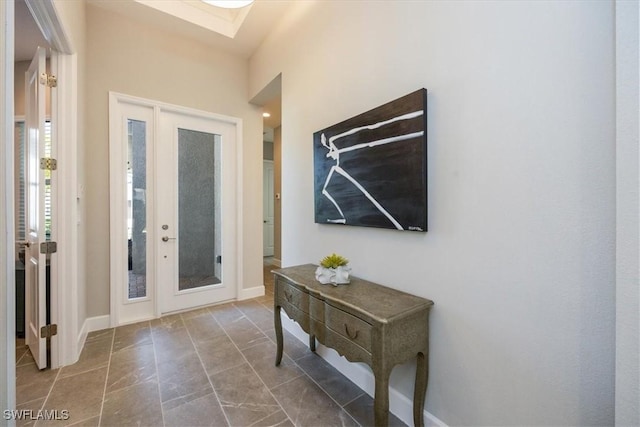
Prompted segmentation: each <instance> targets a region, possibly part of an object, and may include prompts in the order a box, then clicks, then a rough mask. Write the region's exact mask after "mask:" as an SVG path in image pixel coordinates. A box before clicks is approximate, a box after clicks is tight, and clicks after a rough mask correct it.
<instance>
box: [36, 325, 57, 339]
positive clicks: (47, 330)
mask: <svg viewBox="0 0 640 427" xmlns="http://www.w3.org/2000/svg"><path fill="white" fill-rule="evenodd" d="M54 335H58V325H55V324H53V325H45V326H43V327H42V328H40V338H51V337H52V336H54Z"/></svg>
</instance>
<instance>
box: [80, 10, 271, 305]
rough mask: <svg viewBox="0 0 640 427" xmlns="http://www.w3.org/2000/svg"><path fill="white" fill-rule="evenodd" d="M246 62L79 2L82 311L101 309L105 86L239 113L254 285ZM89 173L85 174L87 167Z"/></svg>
mask: <svg viewBox="0 0 640 427" xmlns="http://www.w3.org/2000/svg"><path fill="white" fill-rule="evenodd" d="M247 73H248V71H247V61H246V60H245V59H241V58H236V57H234V56H232V55H230V54H227V53H223V52H221V51H216V50H215V49H212V48H211V47H210V46H207V45H205V44H201V43H198V42H197V41H194V40H191V39H186V38H183V37H180V36H176V35H173V34H170V33H168V32H166V31H164V30H163V29H162V28H156V27H151V26H146V25H143V24H138V23H135V22H133V21H131V20H130V19H128V18H127V17H125V16H122V15H118V14H115V13H114V12H110V11H107V10H104V9H101V8H99V7H96V6H94V5H91V4H89V5H88V6H87V75H89V76H91V79H90V80H91V82H90V84H88V85H87V88H86V93H87V109H86V128H87V129H90V131H89V132H88V135H87V140H86V146H85V156H84V166H85V168H86V170H87V171H88V172H87V175H86V184H85V194H86V201H85V203H86V215H85V222H86V230H87V241H86V257H87V295H88V296H89V298H88V299H87V315H88V316H89V317H91V316H100V315H105V314H109V289H110V288H109V244H108V242H109V227H108V224H109V186H108V182H109V164H108V161H107V159H108V149H109V140H108V120H109V116H108V108H107V106H108V102H107V100H108V92H109V91H115V92H120V93H123V94H127V95H133V96H139V97H142V98H147V99H152V100H157V101H161V102H166V103H170V104H176V105H181V106H186V107H191V108H197V109H201V110H205V111H210V112H213V113H219V114H224V115H228V116H233V117H239V118H241V119H243V138H244V145H243V152H244V160H243V165H242V167H243V176H242V180H243V189H244V191H243V193H242V200H243V204H244V217H243V219H242V221H243V227H244V240H243V243H244V252H243V262H244V272H243V273H244V280H243V283H242V285H243V287H244V288H245V289H246V288H251V287H255V286H261V285H262V244H261V242H258V244H256V241H255V240H256V238H258V239H261V238H262V237H261V236H262V116H261V110H260V109H259V108H257V107H254V106H251V105H250V104H249V103H248V99H249V98H248V93H247V92H248V88H247V80H248V78H247ZM89 171H90V172H89Z"/></svg>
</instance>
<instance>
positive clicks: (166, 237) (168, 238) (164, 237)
mask: <svg viewBox="0 0 640 427" xmlns="http://www.w3.org/2000/svg"><path fill="white" fill-rule="evenodd" d="M169 240H176V238H175V237H169V236H162V241H163V242H168V241H169Z"/></svg>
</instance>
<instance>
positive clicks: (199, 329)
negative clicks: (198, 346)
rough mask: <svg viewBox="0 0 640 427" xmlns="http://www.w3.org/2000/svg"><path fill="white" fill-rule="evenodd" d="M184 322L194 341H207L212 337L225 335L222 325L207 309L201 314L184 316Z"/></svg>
mask: <svg viewBox="0 0 640 427" xmlns="http://www.w3.org/2000/svg"><path fill="white" fill-rule="evenodd" d="M184 323H185V326H186V327H187V330H188V331H189V335H190V336H191V339H192V340H193V342H194V343H199V342H202V341H208V340H211V339H212V338H215V337H219V336H221V335H225V332H224V329H222V326H220V324H219V323H218V321H217V320H216V319H215V318H214V317H213V315H212V314H211V312H210V311H208V310H207V311H204V312H201V314H199V315H197V316H188V317H186V318H185V319H184Z"/></svg>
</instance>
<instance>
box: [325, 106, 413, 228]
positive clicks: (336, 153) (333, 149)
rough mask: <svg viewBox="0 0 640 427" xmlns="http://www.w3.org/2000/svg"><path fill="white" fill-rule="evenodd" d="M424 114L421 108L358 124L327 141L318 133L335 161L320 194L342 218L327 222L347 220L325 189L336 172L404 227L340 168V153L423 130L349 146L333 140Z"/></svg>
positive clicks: (396, 224) (401, 137) (394, 139)
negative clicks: (358, 125)
mask: <svg viewBox="0 0 640 427" xmlns="http://www.w3.org/2000/svg"><path fill="white" fill-rule="evenodd" d="M423 114H424V111H423V110H420V111H414V112H412V113H407V114H403V115H401V116H398V117H394V118H391V119H389V120H385V121H382V122H378V123H373V124H371V125H366V126H360V127H357V128H353V129H350V130H348V131H346V132H343V133H341V134H338V135H334V136H332V137H330V138H329V141H327V138H326V137H325V135H324V133H323V134H322V135H320V142H321V143H322V145H323V146H324V147H325V148H327V149H328V150H329V151H328V152H327V154H326V157H328V158H332V159H334V160H335V161H336V164H335V165H333V166H332V167H331V169H330V170H329V173H328V174H327V179H326V180H325V182H324V187H322V194H323V195H324V196H325V197H326V198H327V199H329V200H330V201H331V203H333V205H334V206H335V207H336V209H338V212H339V213H340V216H341V217H342V218H338V219H327V222H331V223H340V224H346V223H347V220H346V218H345V216H344V213H343V212H342V209H341V208H340V205H339V204H338V202H336V200H335V199H334V198H333V196H332V195H331V193H329V191H327V186H328V185H329V181H330V180H331V178H332V177H333V173H334V172H337V173H338V174H340V175H342V176H344V177H345V178H347V179H348V180H349V181H350V182H351V183H352V184H353V185H354V186H355V187H356V188H357V189H358V190H360V192H361V193H362V194H363V195H364V196H365V197H366V198H367V199H369V201H371V203H373V205H374V206H375V207H376V209H378V210H379V211H380V213H382V214H383V215H384V216H386V217H387V218H388V219H389V221H391V223H392V224H393V225H394V226H395V227H396V228H397V229H398V230H404V228H403V227H402V225H401V224H400V223H399V222H398V221H397V220H396V219H395V218H394V217H393V216H392V215H391V214H390V213H389V212H387V210H386V209H385V208H384V207H383V206H382V205H381V204H380V203H379V202H378V201H377V200H376V199H375V198H374V197H373V196H372V195H371V194H370V193H369V192H368V191H367V190H366V189H365V188H364V187H363V186H362V185H361V184H360V183H359V182H358V181H357V180H355V179H354V178H353V177H352V176H351V175H349V174H348V173H347V172H346V171H345V170H344V169H342V167H341V166H340V153H345V152H348V151H357V150H363V149H367V148H372V147H377V146H380V145H384V144H392V143H395V142H400V141H405V140H408V139H412V138H417V137H420V136H422V135H424V131H421V132H414V133H408V134H405V135H398V136H393V137H389V138H383V139H379V140H376V141H371V142H365V143H362V144H357V145H352V146H351V147H345V148H340V149H339V148H338V147H336V145H335V144H334V142H335V141H336V140H338V139H340V138H344V137H345V136H349V135H353V134H355V133H358V132H360V131H362V130H371V129H378V128H380V127H382V126H385V125H388V124H390V123H395V122H398V121H401V120H410V119H413V118H416V117H419V116H421V115H423Z"/></svg>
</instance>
